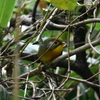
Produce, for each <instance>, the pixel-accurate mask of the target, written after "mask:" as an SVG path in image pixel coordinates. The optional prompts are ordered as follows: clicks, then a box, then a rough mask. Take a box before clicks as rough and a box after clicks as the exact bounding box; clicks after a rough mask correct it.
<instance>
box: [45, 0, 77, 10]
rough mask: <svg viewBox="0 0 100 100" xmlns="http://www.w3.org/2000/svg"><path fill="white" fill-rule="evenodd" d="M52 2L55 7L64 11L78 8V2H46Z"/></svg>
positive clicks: (60, 0) (59, 0)
mask: <svg viewBox="0 0 100 100" xmlns="http://www.w3.org/2000/svg"><path fill="white" fill-rule="evenodd" d="M45 1H47V2H50V3H51V4H53V5H54V6H55V7H57V8H59V9H62V10H70V11H71V10H74V9H75V8H76V6H77V2H76V0H45Z"/></svg>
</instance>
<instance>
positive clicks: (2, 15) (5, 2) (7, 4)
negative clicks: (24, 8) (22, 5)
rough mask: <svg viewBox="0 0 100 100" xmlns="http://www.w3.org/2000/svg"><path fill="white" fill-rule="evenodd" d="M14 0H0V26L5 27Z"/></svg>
mask: <svg viewBox="0 0 100 100" xmlns="http://www.w3.org/2000/svg"><path fill="white" fill-rule="evenodd" d="M15 2H16V0H1V1H0V26H2V27H7V24H8V22H9V20H10V17H11V15H12V12H13V8H14V5H15Z"/></svg>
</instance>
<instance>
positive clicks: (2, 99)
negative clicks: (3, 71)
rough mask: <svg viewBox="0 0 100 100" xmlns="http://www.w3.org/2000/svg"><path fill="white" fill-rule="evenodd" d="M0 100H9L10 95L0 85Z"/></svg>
mask: <svg viewBox="0 0 100 100" xmlns="http://www.w3.org/2000/svg"><path fill="white" fill-rule="evenodd" d="M0 100H10V95H9V94H8V92H7V90H6V89H5V88H4V87H3V86H2V85H0Z"/></svg>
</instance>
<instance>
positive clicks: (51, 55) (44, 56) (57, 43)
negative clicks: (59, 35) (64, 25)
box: [38, 37, 65, 64]
mask: <svg viewBox="0 0 100 100" xmlns="http://www.w3.org/2000/svg"><path fill="white" fill-rule="evenodd" d="M64 44H65V42H62V40H61V39H57V40H56V38H55V37H52V38H49V39H46V40H45V41H43V42H42V43H41V44H40V47H39V50H38V56H39V57H41V58H40V60H41V61H42V62H43V63H44V64H48V63H50V62H51V61H52V60H53V59H55V58H57V57H58V56H60V55H61V54H62V50H63V45H64ZM51 45H52V46H51Z"/></svg>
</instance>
